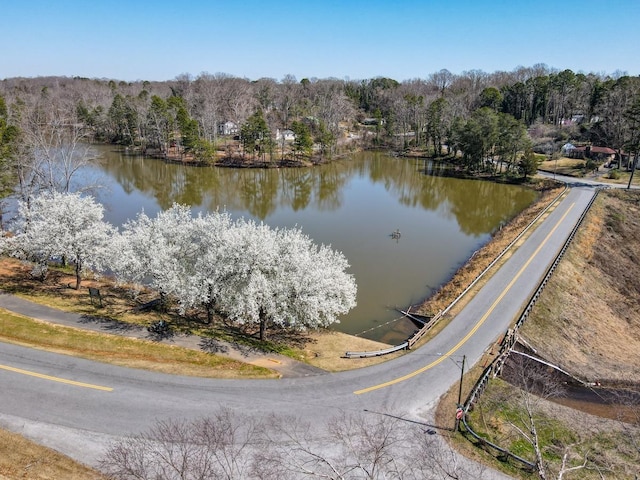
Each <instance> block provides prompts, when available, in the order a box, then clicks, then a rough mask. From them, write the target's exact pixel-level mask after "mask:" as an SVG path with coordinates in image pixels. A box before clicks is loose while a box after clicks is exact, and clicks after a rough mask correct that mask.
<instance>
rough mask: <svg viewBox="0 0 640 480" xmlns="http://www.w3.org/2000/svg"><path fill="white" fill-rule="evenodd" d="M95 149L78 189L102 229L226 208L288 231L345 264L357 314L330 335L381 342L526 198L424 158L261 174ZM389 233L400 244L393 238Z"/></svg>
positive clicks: (361, 157)
mask: <svg viewBox="0 0 640 480" xmlns="http://www.w3.org/2000/svg"><path fill="white" fill-rule="evenodd" d="M99 150H100V152H101V153H102V154H103V159H102V161H101V162H100V164H99V165H97V166H95V167H92V168H91V169H90V170H88V171H85V172H84V173H83V175H82V179H81V180H80V181H81V182H93V181H98V182H99V183H101V184H102V185H105V188H103V189H101V190H99V191H98V193H97V196H98V199H99V200H100V201H101V202H102V203H104V204H105V206H106V209H107V212H106V217H107V220H108V221H110V222H111V223H113V224H115V225H121V224H122V223H123V222H125V221H126V220H127V219H131V218H134V217H135V216H136V214H137V213H138V212H140V211H141V210H142V209H144V211H145V212H146V213H147V214H148V215H150V216H153V215H155V213H156V212H158V211H159V210H160V209H166V208H168V207H170V206H171V205H172V204H173V203H174V202H177V203H181V204H187V205H191V206H192V207H193V210H194V211H195V212H198V211H203V212H205V211H213V210H215V209H226V210H227V211H229V212H230V213H231V214H232V215H233V216H244V217H247V218H253V219H255V220H257V221H263V222H265V223H266V224H268V225H271V226H274V227H276V226H277V227H292V226H294V225H298V226H299V227H301V228H302V230H303V231H304V232H305V233H306V234H307V235H309V236H310V237H312V238H313V239H314V241H315V242H317V243H324V244H330V245H331V246H332V247H333V248H334V249H337V250H340V251H342V252H343V253H344V254H345V256H346V257H347V258H348V260H349V262H350V264H351V269H350V272H351V273H352V274H353V275H355V279H356V283H357V284H358V306H357V307H356V308H355V309H353V310H352V311H351V312H350V313H349V314H348V315H347V316H345V317H343V318H342V320H341V323H340V324H339V325H337V326H336V329H337V330H340V331H344V332H347V333H352V334H361V333H362V334H363V336H365V337H368V338H373V339H376V340H382V341H385V342H389V343H397V342H399V341H402V340H404V339H405V338H406V337H407V335H408V334H409V333H410V332H412V331H413V330H414V329H415V327H414V326H413V325H411V323H410V322H408V321H406V320H401V321H396V322H392V320H393V319H395V318H397V317H398V316H399V315H398V312H397V311H396V310H395V308H403V309H404V308H406V307H407V306H408V305H409V304H412V303H417V302H418V301H420V300H421V299H423V298H425V297H427V296H429V295H430V293H431V292H432V289H434V288H437V287H438V286H439V285H441V284H442V283H444V282H445V281H447V280H448V279H449V278H450V277H451V275H452V274H453V273H454V272H455V271H456V270H457V268H458V267H459V266H460V265H462V264H463V263H464V262H465V261H466V260H467V259H468V258H469V256H470V255H471V254H472V253H473V252H474V251H475V250H477V249H478V248H479V247H480V246H481V245H483V244H484V243H486V242H487V241H488V240H489V238H490V235H491V233H492V232H493V231H495V230H496V229H497V228H499V226H500V225H501V223H504V222H506V221H508V220H509V219H510V218H511V217H512V216H514V215H515V214H516V213H518V212H519V211H520V210H522V209H523V208H524V207H525V206H527V205H528V204H530V203H531V202H532V201H533V199H534V198H535V194H534V193H533V192H532V191H529V190H526V189H524V188H521V187H517V186H511V185H496V184H492V183H489V182H481V181H472V180H459V179H453V178H447V177H441V176H437V170H436V171H435V172H434V171H432V170H433V169H436V168H437V167H435V166H434V165H433V164H431V163H425V161H424V160H415V159H412V160H409V159H399V158H392V157H389V156H387V155H385V154H382V153H371V152H366V153H361V154H357V155H354V156H352V157H350V158H349V159H345V160H341V161H337V162H335V163H332V164H330V165H324V166H319V167H313V168H304V169H268V170H263V169H226V168H198V167H184V166H181V165H174V164H166V163H164V162H162V161H159V160H154V159H148V158H142V157H135V156H127V155H122V154H121V153H119V152H116V151H113V149H111V148H108V147H100V148H99ZM425 171H429V173H431V174H426V173H425ZM433 173H435V174H433ZM396 229H399V230H400V231H401V233H402V235H401V237H400V238H399V239H398V240H396V239H394V238H392V237H391V233H392V232H393V231H394V230H396Z"/></svg>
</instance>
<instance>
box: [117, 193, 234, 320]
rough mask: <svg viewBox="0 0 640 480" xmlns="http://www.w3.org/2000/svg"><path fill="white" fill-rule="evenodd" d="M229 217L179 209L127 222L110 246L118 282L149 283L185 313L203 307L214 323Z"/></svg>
mask: <svg viewBox="0 0 640 480" xmlns="http://www.w3.org/2000/svg"><path fill="white" fill-rule="evenodd" d="M230 225H231V219H230V217H229V215H228V214H226V213H218V212H215V213H213V214H207V215H199V216H197V217H196V218H193V217H192V216H191V212H190V209H189V207H187V206H184V205H178V204H175V205H173V207H171V208H170V209H168V210H165V211H164V212H160V213H158V215H157V216H156V217H155V218H150V217H148V216H147V215H146V214H145V213H144V212H143V213H140V214H139V215H138V216H137V218H136V219H135V220H131V221H129V222H127V223H126V224H125V225H124V227H123V231H122V233H121V234H120V235H118V237H117V239H116V240H115V241H114V242H113V246H112V255H111V257H112V262H111V269H112V271H113V272H114V273H115V274H116V276H117V277H118V279H119V280H120V281H126V282H133V283H139V284H142V283H145V284H147V285H148V286H149V287H150V288H152V289H154V290H156V291H158V292H159V293H160V295H161V297H162V296H164V295H173V296H175V297H176V299H177V300H178V302H179V304H180V309H181V312H182V313H184V311H186V309H188V308H192V307H199V306H204V307H205V308H206V310H207V318H208V319H209V321H211V318H212V317H213V310H214V307H215V305H216V302H217V300H218V285H219V280H220V275H221V274H222V272H223V271H224V268H225V265H226V264H225V262H224V258H222V257H221V255H220V252H221V247H222V246H223V244H224V235H225V233H226V232H228V231H229V227H230Z"/></svg>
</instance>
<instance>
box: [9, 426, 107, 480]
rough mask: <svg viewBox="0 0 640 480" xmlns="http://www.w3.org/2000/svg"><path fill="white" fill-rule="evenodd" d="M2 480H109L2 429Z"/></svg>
mask: <svg viewBox="0 0 640 480" xmlns="http://www.w3.org/2000/svg"><path fill="white" fill-rule="evenodd" d="M0 452H1V453H2V454H1V455H0V480H4V479H8V480H9V479H10V480H16V479H30V480H59V479H65V480H106V477H104V476H103V475H101V474H100V473H98V472H96V471H95V470H92V469H90V468H88V467H85V466H84V465H81V464H79V463H77V462H75V461H73V460H71V459H70V458H69V457H66V456H64V455H62V454H60V453H58V452H56V451H54V450H51V449H49V448H45V447H41V446H39V445H37V444H35V443H33V442H31V441H29V440H27V439H25V438H23V437H21V436H20V435H17V434H15V433H10V432H7V431H5V430H2V429H0Z"/></svg>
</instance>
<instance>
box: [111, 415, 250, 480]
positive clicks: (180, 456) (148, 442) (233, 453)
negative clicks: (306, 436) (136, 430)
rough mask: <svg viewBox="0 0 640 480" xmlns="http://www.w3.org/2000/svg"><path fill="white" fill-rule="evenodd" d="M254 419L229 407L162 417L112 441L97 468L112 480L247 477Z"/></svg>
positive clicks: (229, 479) (228, 479)
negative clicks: (190, 417) (193, 416)
mask: <svg viewBox="0 0 640 480" xmlns="http://www.w3.org/2000/svg"><path fill="white" fill-rule="evenodd" d="M257 427H258V423H255V422H253V421H252V420H250V419H246V418H245V419H244V421H243V422H240V421H239V420H238V418H237V417H236V416H235V415H234V414H233V413H231V411H230V410H228V409H221V410H219V411H218V412H217V413H216V414H215V416H214V417H212V418H204V419H200V420H194V421H184V420H183V421H161V422H159V423H158V424H156V425H155V426H154V427H153V428H151V429H150V430H149V431H148V432H146V433H144V434H142V435H140V436H135V437H128V438H126V439H124V440H123V441H121V442H119V443H115V444H113V445H112V446H111V447H110V448H109V449H108V451H107V453H106V455H105V457H104V459H103V460H102V462H101V469H102V470H103V471H104V472H105V473H107V474H108V475H109V476H110V477H111V478H114V479H120V480H125V479H148V480H152V479H154V480H155V479H158V478H162V479H164V480H171V479H180V480H182V479H203V480H204V479H216V480H217V479H227V480H231V479H245V478H250V477H249V475H250V473H249V467H250V460H251V455H249V454H248V449H249V447H250V446H251V445H252V442H253V441H254V439H255V437H256V432H257Z"/></svg>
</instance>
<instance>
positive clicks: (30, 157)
mask: <svg viewBox="0 0 640 480" xmlns="http://www.w3.org/2000/svg"><path fill="white" fill-rule="evenodd" d="M20 120H21V122H20V130H21V132H22V137H21V145H20V152H19V155H17V157H16V165H15V167H16V173H17V176H18V182H19V195H20V197H21V199H22V200H25V201H28V199H29V198H30V197H31V196H33V195H35V194H37V193H38V192H40V191H44V190H46V191H57V192H65V193H68V192H71V191H73V190H74V186H73V178H74V177H75V176H76V174H77V173H78V171H79V170H81V169H82V168H84V167H85V166H87V165H88V164H89V163H90V162H92V161H93V160H95V159H96V158H97V154H96V152H95V150H93V149H92V148H91V146H90V145H89V144H88V143H87V140H88V135H89V132H88V130H87V129H86V128H85V127H84V125H83V124H82V123H80V121H79V120H78V118H77V115H76V105H75V104H73V103H71V102H63V101H61V100H60V99H59V98H54V96H53V95H52V94H48V93H47V92H46V91H45V92H43V94H42V95H41V97H40V98H39V99H38V101H37V103H35V104H33V105H24V106H23V109H22V111H21V112H20Z"/></svg>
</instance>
